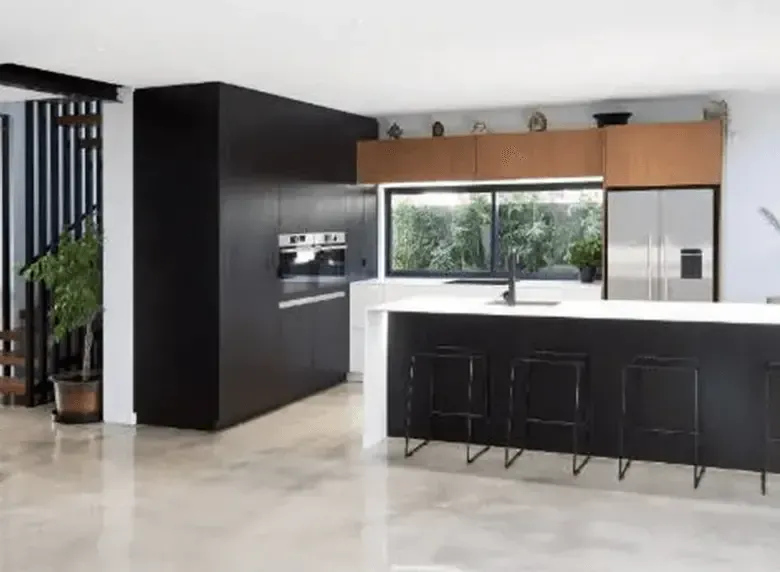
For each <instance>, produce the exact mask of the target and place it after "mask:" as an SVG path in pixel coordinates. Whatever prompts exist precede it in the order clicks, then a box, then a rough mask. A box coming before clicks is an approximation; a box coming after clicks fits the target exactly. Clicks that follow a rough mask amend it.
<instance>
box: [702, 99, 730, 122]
mask: <svg viewBox="0 0 780 572" xmlns="http://www.w3.org/2000/svg"><path fill="white" fill-rule="evenodd" d="M728 116H729V104H728V103H726V101H725V100H722V99H721V100H720V101H710V102H709V103H707V105H705V106H704V109H703V110H702V117H703V118H704V120H705V121H709V120H712V119H720V120H722V121H727V120H728Z"/></svg>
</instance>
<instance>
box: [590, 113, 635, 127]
mask: <svg viewBox="0 0 780 572" xmlns="http://www.w3.org/2000/svg"><path fill="white" fill-rule="evenodd" d="M632 115H634V114H633V113H630V112H627V111H617V112H614V113H596V114H594V115H593V119H595V120H596V127H608V126H610V125H625V124H626V123H628V120H629V119H631V116H632Z"/></svg>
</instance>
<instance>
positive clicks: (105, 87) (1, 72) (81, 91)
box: [0, 63, 121, 101]
mask: <svg viewBox="0 0 780 572" xmlns="http://www.w3.org/2000/svg"><path fill="white" fill-rule="evenodd" d="M0 85H5V86H8V87H17V88H20V89H26V90H29V91H40V92H43V93H51V94H55V95H64V96H67V97H75V98H86V99H102V100H104V101H119V89H120V87H121V86H119V85H116V84H113V83H106V82H104V81H97V80H94V79H86V78H83V77H77V76H75V75H67V74H64V73H57V72H53V71H48V70H42V69H38V68H31V67H28V66H23V65H19V64H10V63H6V64H0Z"/></svg>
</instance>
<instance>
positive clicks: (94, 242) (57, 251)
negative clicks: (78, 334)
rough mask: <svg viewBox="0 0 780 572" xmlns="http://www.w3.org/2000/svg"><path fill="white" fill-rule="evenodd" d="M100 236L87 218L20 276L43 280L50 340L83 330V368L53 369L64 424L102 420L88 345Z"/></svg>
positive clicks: (97, 296) (98, 307) (97, 375)
mask: <svg viewBox="0 0 780 572" xmlns="http://www.w3.org/2000/svg"><path fill="white" fill-rule="evenodd" d="M101 242H102V239H101V236H100V234H99V232H98V230H97V228H96V226H95V223H94V221H93V220H91V219H87V220H86V221H85V224H84V232H83V234H82V235H81V236H79V237H75V236H74V235H73V233H72V232H68V231H66V232H64V233H63V234H62V235H61V236H60V238H59V241H58V244H57V246H56V248H54V249H52V250H51V251H50V252H48V253H46V254H45V255H44V256H42V257H41V258H39V259H38V260H36V261H35V262H33V263H32V264H30V265H29V266H28V267H27V268H26V269H25V270H24V272H23V273H22V277H23V278H25V279H26V280H30V281H32V282H42V283H43V284H45V285H46V287H47V288H48V289H49V290H50V292H51V296H52V306H51V310H50V314H49V316H50V320H51V324H52V334H53V337H54V340H56V341H60V340H62V339H63V338H65V337H66V336H68V335H70V334H71V332H74V331H77V330H79V329H81V328H83V329H84V339H83V342H84V343H83V348H82V349H83V352H84V353H83V355H82V356H81V367H80V368H79V369H78V370H76V371H68V372H61V373H60V372H55V373H54V374H52V376H51V381H52V383H53V384H54V399H55V407H56V412H55V418H56V419H57V421H60V422H63V423H90V422H95V421H100V420H101V415H102V410H101V409H102V408H101V403H100V382H101V378H102V375H101V372H99V371H96V370H95V369H93V360H92V347H93V343H94V338H95V330H94V328H95V322H96V320H97V318H98V316H99V315H100V313H101V312H102V310H103V304H102V294H103V288H102V282H101V266H100V262H101V251H102V248H101Z"/></svg>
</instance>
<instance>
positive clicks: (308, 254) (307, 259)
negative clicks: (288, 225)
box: [279, 232, 347, 282]
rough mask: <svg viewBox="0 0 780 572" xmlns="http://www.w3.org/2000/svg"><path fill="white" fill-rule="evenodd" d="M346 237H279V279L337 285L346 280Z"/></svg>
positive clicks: (314, 234)
mask: <svg viewBox="0 0 780 572" xmlns="http://www.w3.org/2000/svg"><path fill="white" fill-rule="evenodd" d="M346 263H347V233H346V232H311V233H295V234H280V235H279V278H281V279H282V280H285V281H290V282H301V281H307V282H312V281H317V282H327V281H338V280H343V279H344V277H345V276H346V273H347V272H346Z"/></svg>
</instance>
